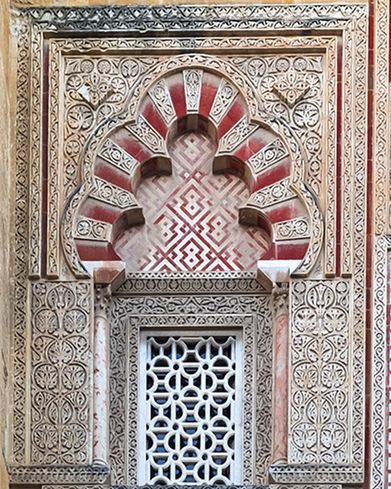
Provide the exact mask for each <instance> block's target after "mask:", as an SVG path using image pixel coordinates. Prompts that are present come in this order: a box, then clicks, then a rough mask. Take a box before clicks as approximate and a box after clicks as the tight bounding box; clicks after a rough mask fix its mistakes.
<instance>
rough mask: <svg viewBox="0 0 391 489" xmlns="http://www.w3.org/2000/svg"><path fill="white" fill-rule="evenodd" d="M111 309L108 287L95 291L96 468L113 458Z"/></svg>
mask: <svg viewBox="0 0 391 489" xmlns="http://www.w3.org/2000/svg"><path fill="white" fill-rule="evenodd" d="M109 306H110V294H109V289H108V288H107V287H102V286H97V287H95V327H94V417H93V419H94V422H93V464H94V465H108V458H109V409H110V406H109V361H110V343H109V319H108V313H109Z"/></svg>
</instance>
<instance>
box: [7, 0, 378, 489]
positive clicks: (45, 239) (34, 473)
mask: <svg viewBox="0 0 391 489" xmlns="http://www.w3.org/2000/svg"><path fill="white" fill-rule="evenodd" d="M17 26H18V27H17V28H18V33H19V35H18V81H17V83H18V86H17V90H18V99H17V120H16V139H17V144H16V193H15V195H16V207H15V216H16V231H15V250H16V253H15V297H16V298H17V300H16V301H15V310H14V312H15V314H14V317H15V324H14V331H13V340H12V350H13V351H12V353H13V355H12V358H13V386H12V387H13V391H12V392H13V406H14V408H13V414H12V426H11V429H10V433H12V435H11V438H12V440H11V446H10V452H11V457H10V462H11V463H10V477H11V482H12V483H19V484H23V483H29V484H45V485H46V486H44V487H46V488H47V489H49V488H51V487H58V488H60V487H61V485H69V484H72V485H74V486H75V487H90V488H93V487H96V486H97V485H99V486H102V487H104V485H105V484H106V485H108V486H109V484H130V485H133V484H137V464H136V463H134V460H136V459H137V453H136V451H137V446H136V444H135V443H134V441H135V440H137V423H136V419H135V418H134V416H136V414H135V413H136V412H137V364H136V363H135V359H136V358H137V352H138V348H139V344H138V331H139V330H140V328H150V327H162V328H164V327H166V326H167V325H168V324H169V325H171V326H175V327H182V326H183V324H184V323H185V322H186V323H187V324H191V325H192V327H198V326H202V325H209V326H213V327H216V328H219V327H222V326H226V325H227V322H229V323H230V324H231V325H233V326H235V327H240V328H243V330H244V331H245V336H246V340H245V356H246V362H247V364H246V365H247V367H245V368H247V370H246V377H247V382H246V384H245V386H244V388H245V389H247V391H246V392H245V406H244V409H245V413H247V414H246V415H245V422H244V439H245V442H244V454H243V460H244V463H243V474H244V476H243V484H248V485H252V484H266V483H271V487H276V488H277V487H281V488H282V487H284V488H285V487H290V486H292V485H300V487H308V486H309V485H311V484H314V487H317V486H320V485H322V487H324V488H326V487H327V489H331V488H333V489H334V488H335V489H337V488H338V489H339V488H340V487H341V485H342V484H349V483H355V484H357V485H359V484H361V483H362V480H363V474H364V472H363V468H364V448H365V447H364V414H365V413H364V365H365V356H364V347H363V345H364V334H365V310H366V307H365V306H366V303H365V301H366V298H365V286H366V262H365V260H366V258H365V257H366V253H365V251H366V249H365V239H366V236H365V235H366V191H365V175H366V174H365V172H366V157H367V139H366V137H367V135H366V116H367V107H366V99H365V94H366V84H367V79H368V77H367V59H366V52H367V49H366V48H367V44H366V43H367V7H366V6H365V5H354V4H347V5H340V4H324V5H321V6H315V5H286V6H281V5H266V6H250V5H247V6H186V5H183V6H176V7H175V8H174V7H169V6H166V5H162V6H152V7H144V6H140V7H139V6H124V7H105V8H100V7H99V8H86V9H83V8H82V9H78V8H73V9H67V8H58V9H30V10H29V9H25V10H21V11H20V12H18V14H17ZM228 28H229V30H230V32H234V33H235V35H233V36H231V35H230V36H229V37H228V36H227V35H226V31H227V29H228ZM192 29H194V30H195V32H197V33H198V32H199V33H200V34H199V35H198V34H196V35H193V33H192V35H191V36H189V31H191V32H192ZM235 30H237V32H236V31H235ZM103 32H104V34H105V35H104V36H103V35H102V33H103ZM141 32H142V33H143V34H142V35H139V34H140V33H141ZM146 32H147V33H148V34H145V33H146ZM167 32H168V33H169V35H167ZM149 33H151V34H149ZM243 33H245V34H243ZM287 33H289V35H288V34H287ZM236 34H237V35H236ZM140 53H142V54H140ZM178 53H181V54H178ZM45 66H48V71H47V72H45ZM208 77H209V80H211V79H212V78H213V77H214V78H213V80H214V83H215V84H214V85H213V83H211V84H209V85H210V86H212V88H213V89H211V90H212V91H211V94H210V95H209V102H208V103H209V105H208V107H207V109H205V105H206V100H207V97H206V96H205V91H206V87H208V86H209V85H208V83H206V81H208ZM205 80H206V81H205ZM46 81H47V86H46V85H45V84H46ZM338 81H340V82H341V83H340V86H339V85H338ZM44 82H45V84H44ZM338 87H339V88H338ZM381 88H383V89H384V87H383V86H382V87H381ZM46 89H47V90H46ZM338 90H339V91H338ZM383 91H384V90H383ZM46 92H47V98H46ZM212 92H213V93H212ZM179 93H181V94H182V95H181V96H182V98H181V100H180V101H179V102H178V99H177V98H176V97H175V95H178V94H179ZM30 95H31V96H30ZM46 110H47V121H48V122H47V130H46V123H45V120H46V119H45V120H44V118H43V116H42V114H43V113H44V112H45V111H46ZM183 121H185V122H183ZM227 121H230V123H229V124H228V122H227ZM181 124H182V125H183V127H182V128H181ZM225 124H227V125H225ZM337 128H338V130H337ZM187 130H201V131H204V132H206V133H207V134H208V136H210V137H212V138H214V141H215V142H216V144H217V150H216V154H215V159H214V171H216V172H219V171H227V172H228V171H236V172H237V173H238V174H239V176H240V177H241V178H243V180H244V181H245V182H246V184H247V185H248V186H249V189H250V198H249V200H248V201H247V202H244V203H243V206H242V207H240V209H238V210H237V218H238V220H239V222H240V223H241V224H243V225H250V226H259V227H261V228H262V229H265V231H266V230H267V233H268V234H267V235H268V237H269V239H270V243H271V247H270V248H269V252H268V254H266V255H264V256H263V257H261V256H260V258H263V261H262V262H261V263H260V264H259V270H258V279H259V280H261V279H262V278H263V279H264V278H265V276H264V275H265V273H266V272H264V268H265V267H266V265H265V263H267V262H268V261H270V260H271V259H272V260H276V261H277V262H278V263H280V264H281V262H285V261H294V262H295V263H296V265H295V267H293V265H292V268H290V269H289V270H290V273H292V272H293V275H294V277H290V278H289V277H288V279H287V280H288V282H289V289H290V299H289V300H290V308H289V327H290V334H291V338H290V339H291V342H290V344H289V352H288V356H289V358H288V364H289V372H288V376H289V379H288V381H289V385H290V391H289V396H288V400H287V402H288V419H287V428H286V429H287V433H286V437H287V439H288V453H287V457H286V460H280V462H281V463H278V464H275V465H270V464H271V447H272V436H273V434H272V429H271V426H272V419H271V417H272V409H273V406H272V389H273V387H272V378H273V374H272V372H273V369H275V368H276V365H274V364H273V351H272V350H273V347H272V345H273V327H274V323H273V322H272V317H273V316H272V314H271V313H270V311H269V306H270V305H269V302H270V300H271V298H270V288H271V285H270V284H268V281H267V280H264V281H263V282H262V280H261V282H262V285H261V284H260V283H259V282H258V281H257V279H256V273H257V270H242V271H240V272H235V271H232V270H230V269H227V270H225V271H224V272H223V273H221V274H219V273H216V274H209V273H199V271H198V270H193V271H192V272H190V274H168V273H164V272H162V273H153V271H152V272H150V273H144V272H140V273H133V271H131V273H128V275H127V278H126V280H122V283H120V280H119V281H117V282H116V283H115V287H118V288H117V290H116V292H114V295H113V296H112V298H111V299H110V300H108V301H107V302H108V303H109V302H110V303H111V313H112V315H111V317H109V318H106V316H105V318H104V321H108V322H106V323H105V325H107V324H108V325H109V327H110V356H111V363H110V371H109V382H110V406H109V407H110V413H109V417H110V460H106V461H105V460H103V459H102V460H103V463H102V464H101V465H100V466H97V465H93V464H92V462H93V455H94V446H98V445H99V444H98V445H97V444H96V441H97V440H96V437H97V436H100V435H99V434H98V432H99V430H98V429H96V427H95V430H94V429H93V422H92V413H93V408H92V402H93V392H94V386H95V387H96V382H97V380H96V376H95V378H94V377H93V368H94V361H93V355H94V350H95V349H96V347H95V346H94V343H93V331H94V327H95V326H94V321H95V319H96V318H94V313H93V309H92V304H93V300H94V290H95V291H96V290H98V289H97V288H96V286H99V285H104V286H107V285H109V288H108V289H107V290H109V289H110V280H111V279H107V281H106V282H104V279H102V278H101V277H102V276H103V275H99V274H97V273H95V272H96V270H98V271H99V270H101V269H103V270H105V271H107V270H112V269H111V268H110V267H114V268H115V267H118V269H119V268H120V267H123V268H122V269H121V271H122V273H123V274H124V271H123V269H124V268H125V267H126V263H120V262H121V260H120V259H119V256H117V255H116V253H115V250H114V246H113V243H115V240H116V239H117V237H118V234H119V230H121V229H122V228H121V226H123V227H125V228H126V226H134V227H137V226H139V227H140V229H141V228H142V226H143V222H144V220H145V215H144V214H143V209H142V206H140V205H139V203H138V201H137V188H138V185H139V184H140V181H141V180H142V179H143V178H148V177H149V176H151V175H152V174H155V175H160V174H169V173H170V170H171V167H170V154H169V152H168V150H167V143H168V141H169V140H170V138H172V137H174V136H173V135H174V134H175V131H177V132H178V133H180V132H181V131H182V132H186V131H187ZM46 132H47V154H46V150H45V151H44V150H43V148H45V144H46V143H45V141H46V139H45V138H46ZM376 137H377V145H378V147H379V148H382V145H383V143H384V140H385V136H384V134H383V132H379V135H378V136H376ZM257 138H258V140H257ZM259 141H261V143H260V144H258V146H257V145H256V144H255V142H257V143H259ZM243 148H246V149H248V148H250V149H249V151H248V152H247V153H245V151H244V149H243ZM146 162H147V163H149V164H150V166H148V165H145V164H144V163H146ZM151 162H152V163H151ZM235 165H236V166H235ZM379 165H380V166H381V167H382V165H383V166H384V158H383V159H380V160H379ZM43 169H44V171H43ZM381 169H382V168H381ZM383 170H384V169H383ZM148 172H150V173H148ZM382 174H384V172H383V173H382ZM46 175H47V177H48V178H47V179H46ZM46 185H47V186H46ZM385 185H386V184H385ZM379 188H383V187H381V186H380V187H379ZM378 192H380V190H379V191H378ZM380 193H381V192H380ZM379 203H380V204H381V205H380V204H379V205H380V207H381V209H380V210H377V211H376V213H375V215H376V226H377V229H380V228H383V227H384V226H385V223H386V221H387V219H386V218H385V214H384V207H385V203H384V199H382V196H381V195H380V196H379ZM46 210H47V215H46ZM262 226H263V227H262ZM383 244H384V243H383ZM383 244H382V243H380V244H379V247H381V246H380V245H382V246H383ZM383 248H384V246H383V247H382V248H381V250H380V251H379V269H382V267H383V265H384V263H383V262H381V261H382V259H383V258H384V256H383V255H384V249H383ZM379 249H380V248H379ZM380 262H381V263H380ZM96 267H98V268H96ZM99 267H101V268H99ZM262 267H264V268H262ZM115 270H117V269H115ZM382 270H383V269H382ZM383 272H384V270H383ZM383 272H382V273H383ZM262 274H264V275H262ZM383 275H384V276H385V273H383ZM383 275H382V276H383ZM260 277H261V278H260ZM94 281H95V284H94V283H93V282H94ZM94 285H95V287H94ZM383 285H384V284H383ZM115 287H113V289H114V288H115ZM110 292H111V290H110ZM377 299H378V300H379V302H380V303H381V307H380V306H379V307H380V308H379V311H380V312H379V314H378V317H377V319H376V324H377V327H378V328H379V329H380V328H381V327H380V319H379V318H380V317H384V316H383V312H384V311H383V309H382V307H383V302H384V300H383V299H384V298H382V297H378V298H377ZM286 300H287V299H286ZM353 304H354V307H353ZM281 307H282V308H284V307H285V308H286V307H287V304H286V303H284V304H282V305H281ZM287 314H288V313H287ZM221 318H223V319H221ZM105 353H107V352H105V351H104V352H103V354H105ZM382 354H383V353H382V350H381V347H380V346H379V345H378V347H377V350H376V352H375V353H374V366H375V368H380V367H379V365H380V363H377V360H376V359H377V357H376V355H380V356H381V355H382ZM249 365H252V366H253V367H249ZM254 386H256V387H254ZM26 392H27V396H26ZM380 393H381V388H380V387H379V386H377V387H376V390H375V395H376V396H377V399H378V403H379V402H380V398H381V394H380ZM29 409H30V410H31V416H29V415H26V412H28V411H29ZM375 414H376V423H377V426H378V428H377V430H376V433H375V434H374V438H373V440H372V441H373V447H374V450H377V451H379V450H380V448H379V447H380V446H381V440H382V436H383V433H382V432H381V428H379V426H381V421H382V420H383V418H382V414H381V413H380V412H379V411H378V410H376V413H375ZM94 437H95V438H94ZM94 444H95V445H94ZM105 449H106V448H105ZM102 460H100V462H102ZM106 462H107V464H106ZM371 470H372V474H373V479H374V480H376V488H379V489H380V488H381V476H380V475H379V474H380V472H381V469H380V468H379V465H378V463H377V462H374V463H373V467H372V469H371ZM110 471H112V473H111V481H110V482H109V480H108V478H109V474H110ZM379 481H380V482H379Z"/></svg>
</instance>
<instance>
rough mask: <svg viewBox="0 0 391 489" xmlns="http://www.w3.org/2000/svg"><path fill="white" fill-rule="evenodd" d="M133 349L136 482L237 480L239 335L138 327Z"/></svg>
mask: <svg viewBox="0 0 391 489" xmlns="http://www.w3.org/2000/svg"><path fill="white" fill-rule="evenodd" d="M174 334H175V333H174ZM140 347H141V348H140V356H141V368H140V372H141V374H140V389H139V392H140V399H139V448H140V452H139V483H140V484H162V485H165V484H197V485H198V484H203V483H208V484H226V485H229V484H239V483H240V482H241V444H242V443H241V434H242V392H241V389H242V342H241V335H240V332H237V331H225V332H224V334H223V335H222V334H221V332H215V331H211V332H205V331H204V332H201V334H200V332H199V331H197V332H195V331H194V330H193V331H183V330H181V331H180V332H178V335H177V336H176V335H175V336H168V335H167V331H166V332H162V333H160V332H159V333H157V332H153V333H151V332H144V333H142V335H141V345H140Z"/></svg>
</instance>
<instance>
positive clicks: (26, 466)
mask: <svg viewBox="0 0 391 489" xmlns="http://www.w3.org/2000/svg"><path fill="white" fill-rule="evenodd" d="M382 12H383V13H384V9H383V11H382ZM19 14H20V16H19V18H18V20H17V27H18V29H19V36H18V50H19V51H18V80H17V91H18V94H17V128H16V133H17V147H16V211H15V212H16V219H17V227H16V236H15V295H16V297H17V300H16V301H15V311H14V313H15V314H14V317H15V326H14V331H13V345H12V348H13V361H14V365H13V404H14V412H13V414H12V422H11V429H10V432H11V433H12V442H11V443H10V449H11V452H12V455H11V457H10V458H11V460H12V462H13V463H14V464H15V465H14V466H13V467H11V481H13V482H32V483H41V482H48V483H51V482H53V483H56V482H57V483H65V482H68V483H73V482H85V483H86V482H97V481H103V480H104V479H105V477H106V476H107V471H106V472H105V470H104V469H99V470H97V469H94V468H91V467H90V466H87V467H76V466H69V467H62V468H58V467H34V466H31V457H30V452H29V447H30V441H31V440H30V435H29V426H30V425H29V423H30V420H29V418H28V417H26V415H25V412H26V407H28V402H29V398H30V397H29V396H30V392H29V384H30V375H31V372H30V364H29V361H30V359H29V353H28V352H29V351H30V341H31V338H30V333H29V324H30V320H31V315H32V311H31V310H30V306H31V302H32V301H31V298H32V295H31V288H30V286H29V277H30V278H34V279H38V278H39V277H43V269H42V267H41V265H42V263H41V255H42V251H43V250H42V242H43V241H42V236H43V234H42V199H41V188H42V178H43V175H42V171H41V170H42V169H41V156H42V154H41V152H42V140H41V134H42V120H41V118H40V114H41V112H42V110H41V109H42V106H41V97H40V94H41V90H42V79H43V78H42V66H43V63H42V56H43V40H44V38H50V37H52V36H53V37H56V36H64V37H71V36H72V35H74V34H75V33H76V32H77V33H81V34H82V35H85V34H86V33H89V34H94V35H96V34H104V32H105V31H107V29H111V30H113V31H115V32H121V31H122V32H125V31H126V32H132V33H140V32H144V31H145V29H148V30H151V31H154V32H155V33H158V34H159V33H161V31H162V29H172V30H173V31H177V32H185V31H186V32H187V31H188V30H189V29H196V30H200V31H204V32H210V31H212V30H213V31H214V33H215V34H216V32H219V33H220V34H221V36H222V37H224V35H225V34H226V32H227V30H228V29H232V27H234V28H236V29H237V30H238V32H242V31H246V35H248V34H251V33H252V32H254V33H255V32H256V33H259V32H262V31H269V30H270V29H273V30H274V31H275V32H278V33H279V34H280V33H283V32H285V31H290V32H300V33H301V32H302V31H308V30H311V32H312V33H314V35H315V37H316V38H319V37H321V36H326V37H327V36H334V35H335V33H336V32H337V33H338V36H340V38H341V39H342V45H343V48H344V50H345V51H344V52H345V56H344V58H343V66H342V72H343V77H344V78H343V81H344V83H343V87H342V90H343V97H342V100H343V106H342V114H343V118H342V134H343V140H344V144H343V146H342V159H341V161H342V165H341V170H342V174H341V177H342V188H343V192H342V196H341V208H342V214H341V219H342V221H341V222H342V233H341V274H342V276H344V277H346V278H347V279H350V280H351V281H352V285H353V286H352V295H351V297H354V300H355V308H354V311H353V323H352V330H351V333H352V340H353V342H354V358H353V369H352V374H353V385H352V391H353V392H352V395H353V396H354V399H355V404H354V406H353V407H352V413H351V415H352V420H353V430H352V453H351V455H352V460H351V464H349V465H348V466H338V464H337V463H336V464H331V465H330V466H325V467H321V468H317V469H315V468H314V467H306V466H305V464H298V465H299V468H298V467H297V465H295V466H290V465H289V459H288V465H287V466H285V467H280V468H279V469H278V470H277V472H278V480H279V481H280V482H281V483H288V482H304V481H322V482H324V483H329V482H330V483H334V482H336V483H340V482H346V481H348V482H351V481H352V480H354V481H355V482H357V483H359V482H360V481H361V480H362V476H363V462H364V346H363V337H364V332H365V327H364V325H365V230H366V194H365V187H364V186H365V181H366V178H365V177H366V170H365V164H366V152H367V151H366V144H367V139H366V93H367V90H366V87H367V76H366V64H367V49H366V36H367V8H366V6H365V5H362V4H357V5H355V4H344V5H338V4H333V5H327V4H325V5H319V6H314V5H286V6H280V5H276V6H274V5H270V6H201V7H199V6H176V7H169V6H157V7H137V6H132V7H107V8H90V9H67V8H59V9H30V10H29V9H25V10H21V11H20V12H19ZM173 39H175V38H173ZM205 39H207V37H206V38H205ZM234 39H236V38H234ZM292 39H294V37H293V38H292ZM297 39H299V40H298V41H297V43H298V44H299V45H301V46H303V45H302V44H301V43H302V42H303V39H305V42H304V45H306V42H307V45H306V47H305V48H311V42H310V41H309V39H310V38H306V37H298V38H297ZM223 41H224V39H223ZM223 41H222V42H223ZM186 42H188V48H187V49H193V48H194V44H193V41H192V42H189V40H186ZM194 42H195V43H196V42H197V41H196V40H195V41H194ZM277 44H278V43H277ZM333 46H334V51H333V49H331V50H330V51H328V52H327V56H328V60H329V61H330V63H331V66H335V65H333V60H332V56H333V53H334V54H335V46H336V44H335V43H334V44H333ZM279 48H281V45H280V46H279ZM334 88H335V87H334ZM329 93H335V92H333V86H332V82H330V86H329ZM331 105H332V104H331ZM333 114H334V115H333ZM329 116H330V117H329V120H328V121H327V130H328V131H329V133H328V134H329V145H328V147H327V148H328V149H327V155H328V158H329V161H335V155H336V153H335V151H336V149H335V131H336V125H335V113H334V112H332V111H331V112H330V113H329ZM353 141H354V144H353ZM26 165H28V166H26ZM329 168H330V172H328V174H327V179H328V182H329V183H332V182H335V177H336V176H335V173H334V167H333V166H332V165H330V167H329ZM54 173H55V172H54ZM53 181H54V185H55V184H56V183H55V182H56V181H55V180H53ZM331 188H332V185H328V189H329V193H328V195H327V197H326V198H325V204H324V212H325V219H326V233H325V250H326V251H325V261H324V266H323V269H322V271H321V272H320V271H319V270H318V271H316V272H314V273H318V274H320V275H323V276H325V277H329V278H333V277H334V276H335V275H336V272H337V270H336V263H337V256H336V254H335V251H334V250H335V232H334V229H335V228H334V226H335V221H334V220H333V219H334V217H333V216H334V214H335V209H336V197H335V194H334V193H333V192H332V190H331ZM51 217H52V216H50V218H51ZM383 218H384V216H382V215H381V216H380V217H379V220H381V219H383ZM333 223H334V224H333ZM58 224H59V223H58V222H57V223H55V224H53V226H54V227H53V229H54V230H55V231H56V233H58V228H57V229H56V226H58ZM27 236H28V237H27ZM52 244H54V245H55V254H56V253H57V254H58V253H59V251H58V250H59V249H60V248H59V247H60V243H59V240H58V241H56V240H54V241H52ZM53 249H54V248H53ZM53 267H54V271H55V273H54V274H53V275H52V276H50V275H49V276H50V277H51V278H54V277H55V276H57V275H56V274H57V273H58V275H59V279H60V280H63V281H64V283H67V281H69V280H70V274H69V271H68V270H67V269H66V268H65V267H64V266H63V263H62V262H61V263H58V262H55V263H54V265H53ZM49 268H50V267H49ZM44 280H46V278H44ZM303 283H304V284H305V283H306V282H305V280H303ZM330 283H333V280H330ZM158 293H160V292H158ZM195 293H196V292H195ZM294 327H295V325H294V324H293V325H292V328H294ZM379 351H380V350H374V359H375V360H374V361H378V359H379V358H380V359H382V352H381V351H380V353H378V352H379ZM26 352H27V354H26ZM378 355H380V356H378ZM380 361H381V360H380ZM377 365H379V364H377ZM294 367H295V362H294V361H292V362H291V368H294ZM377 392H380V391H377ZM379 395H380V394H379ZM291 402H292V401H291ZM378 416H379V417H378V418H376V419H378V420H380V419H381V414H379V415H378ZM383 419H384V418H383ZM376 433H378V431H377V432H376ZM379 439H380V438H378V437H377V436H376V437H375V438H374V440H377V443H379ZM26 447H27V449H26ZM374 466H376V467H377V469H376V470H377V471H378V472H379V466H380V465H379V463H378V462H377V461H375V462H374ZM352 474H353V476H354V478H353V479H352V478H351V475H352ZM276 480H277V479H276Z"/></svg>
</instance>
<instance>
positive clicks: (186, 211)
mask: <svg viewBox="0 0 391 489" xmlns="http://www.w3.org/2000/svg"><path fill="white" fill-rule="evenodd" d="M215 152H216V146H215V144H214V143H213V142H212V141H211V140H210V139H209V138H208V137H207V136H205V135H204V134H201V133H196V132H195V133H186V134H183V135H181V136H179V137H178V138H177V139H176V140H174V141H173V143H172V144H171V147H170V156H171V161H172V175H169V176H155V177H151V178H146V179H144V180H141V182H140V185H139V187H138V189H137V192H136V198H137V201H138V203H139V204H140V206H141V207H142V208H143V212H144V216H145V224H143V225H139V226H134V227H131V228H130V229H128V230H127V231H125V232H124V233H123V234H122V236H120V237H119V238H118V240H117V241H116V246H115V248H116V251H117V253H118V254H119V256H120V257H121V258H122V259H123V260H124V261H125V262H126V265H127V269H128V270H129V271H154V272H157V271H172V272H174V271H230V270H249V271H251V270H255V269H256V268H255V267H256V262H257V260H259V259H260V258H261V257H262V255H263V254H264V253H265V251H266V249H267V244H266V240H265V234H264V231H262V230H261V229H260V228H256V227H248V226H244V225H241V224H239V223H238V209H239V207H240V206H241V205H244V204H245V203H246V201H247V199H248V197H249V190H248V188H247V186H246V184H245V182H244V181H243V180H242V179H241V178H239V177H237V176H235V175H229V174H220V175H213V173H212V164H213V157H214V154H215Z"/></svg>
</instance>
